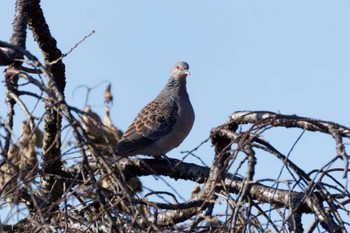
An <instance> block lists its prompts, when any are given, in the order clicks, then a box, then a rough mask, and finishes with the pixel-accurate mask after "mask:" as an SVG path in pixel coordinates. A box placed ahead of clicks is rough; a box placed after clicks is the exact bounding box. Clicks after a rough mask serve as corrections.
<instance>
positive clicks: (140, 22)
mask: <svg viewBox="0 0 350 233" xmlns="http://www.w3.org/2000/svg"><path fill="white" fill-rule="evenodd" d="M42 6H43V10H44V12H45V16H46V19H47V22H48V24H49V26H50V29H51V32H52V34H53V36H54V37H55V38H56V39H57V41H58V46H59V48H60V49H61V50H62V51H63V52H67V51H68V50H69V49H70V48H71V47H72V46H73V45H74V44H75V43H77V42H78V41H79V40H80V39H81V38H83V37H84V36H85V35H86V34H88V33H89V32H91V31H92V30H95V31H96V33H95V34H94V35H93V36H92V37H90V38H88V39H87V40H86V41H85V42H84V43H82V44H81V45H80V46H79V47H78V48H77V49H76V50H75V51H74V52H73V53H71V54H70V55H69V56H68V57H67V58H65V59H64V62H65V64H66V69H67V89H66V95H67V97H68V103H71V104H72V105H75V106H78V107H82V105H83V99H84V98H85V96H84V95H85V91H83V90H81V89H80V90H78V91H77V92H76V93H75V98H73V99H72V98H71V94H72V91H73V89H74V88H75V87H76V86H78V85H80V84H85V85H89V86H94V85H95V84H97V83H99V82H100V81H102V80H110V81H111V82H112V85H113V93H114V97H115V104H114V107H113V109H112V116H113V120H114V122H115V124H116V125H117V126H118V127H120V128H122V129H126V128H127V126H128V125H129V124H130V122H131V121H132V119H133V118H134V117H135V115H136V114H137V113H138V111H139V110H140V109H141V108H142V107H143V106H144V105H145V104H147V103H148V102H149V101H151V100H152V99H153V98H154V97H155V96H156V95H157V94H158V92H159V91H160V90H161V88H162V87H163V85H164V84H165V83H166V80H167V78H168V73H169V70H170V68H171V66H172V65H173V63H175V62H176V61H179V60H184V61H186V62H188V63H189V64H190V72H191V76H189V78H188V91H189V94H190V97H191V100H192V104H193V106H194V109H195V112H196V122H195V125H194V128H193V130H192V132H191V134H190V135H189V137H188V138H187V140H186V141H185V142H184V143H183V144H182V145H181V146H180V147H179V148H178V149H175V150H173V151H171V152H169V154H168V156H169V157H177V156H178V155H179V152H180V151H183V150H190V149H192V148H194V147H195V146H197V145H198V144H199V143H200V142H201V141H203V140H204V139H205V138H206V137H208V135H209V131H210V129H211V128H213V127H215V126H217V125H219V124H222V123H224V121H225V120H226V119H227V117H228V115H229V114H230V113H231V112H233V111H237V110H268V111H275V112H278V111H279V112H281V113H285V114H297V115H301V116H310V117H314V118H320V119H324V120H331V121H335V122H338V123H341V124H344V125H350V110H349V104H348V99H349V95H348V92H349V87H350V81H349V80H350V79H349V77H350V2H349V1H345V0H339V1H338V0H337V1H329V0H309V1H300V0H297V1H277V0H276V1H270V0H269V1H258V0H255V1H153V0H152V1H113V0H108V1H107V0H106V1H86V0H85V1H82V0H75V1H68V0H62V1H43V2H42ZM13 12H14V3H13V2H12V1H1V2H0V40H8V39H9V37H10V32H11V22H12V17H13ZM28 38H29V40H28V50H30V51H32V52H33V53H34V54H36V55H37V56H38V57H40V53H39V52H38V50H37V49H34V47H36V45H35V44H33V42H32V39H31V36H29V37H28ZM104 88H105V86H101V87H100V88H99V89H97V90H96V91H94V92H93V95H92V98H90V100H91V101H90V104H91V105H92V106H95V108H94V110H96V111H98V112H100V113H101V114H102V113H103V110H104V109H103V107H102V103H103V97H102V93H103V91H104ZM2 90H3V87H2V86H1V87H0V91H2ZM2 92H3V91H2ZM79 95H80V97H78V96H79ZM0 101H2V102H3V97H1V99H0ZM4 111H5V109H3V110H1V112H2V115H3V112H4ZM281 132H283V133H286V132H287V133H288V132H290V131H286V130H285V131H281ZM299 133H300V131H292V132H291V133H290V134H287V135H282V136H281V134H280V135H278V136H274V135H271V138H267V139H268V140H269V141H270V142H275V143H277V145H281V146H280V147H278V148H279V149H281V151H282V152H284V153H286V152H288V150H289V149H290V147H291V146H292V144H293V142H294V140H295V139H296V138H297V136H298V135H299ZM315 139H316V142H315ZM312 143H313V144H312ZM315 143H316V144H315ZM332 143H333V142H332V141H331V140H330V137H327V136H323V135H319V134H313V133H307V134H306V135H305V136H304V137H303V140H302V141H301V143H300V144H298V145H299V146H297V148H296V150H295V152H294V153H293V156H292V159H293V161H295V162H296V163H301V164H302V166H305V167H303V168H305V169H307V171H310V170H312V169H314V168H317V166H320V165H322V164H325V163H326V162H327V161H329V160H331V159H332V158H333V156H334V155H335V150H334V148H335V146H334V145H333V144H332ZM310 144H311V145H319V146H318V147H319V150H314V149H315V148H312V147H310ZM308 148H309V149H308ZM311 148H312V150H311ZM197 155H199V156H200V157H202V158H203V160H205V161H206V162H207V163H208V164H210V162H211V159H212V158H213V151H212V149H211V147H210V145H209V144H207V145H206V146H204V147H203V148H202V149H200V150H199V151H198V153H197ZM189 161H194V162H198V161H196V160H189ZM258 163H260V164H261V166H262V167H261V169H260V170H258V171H257V175H258V176H260V178H262V177H265V178H266V177H267V176H270V175H271V174H270V172H274V173H272V174H273V177H270V178H275V177H276V176H275V175H276V174H278V170H279V168H280V166H277V167H274V166H273V165H274V163H273V162H271V161H268V160H266V158H263V156H262V157H258ZM277 165H279V163H277ZM267 166H268V167H269V169H264V168H266V167H267ZM146 185H147V186H151V185H148V184H146ZM188 187H189V190H190V188H191V187H193V185H192V184H190V185H188ZM184 196H188V194H184Z"/></svg>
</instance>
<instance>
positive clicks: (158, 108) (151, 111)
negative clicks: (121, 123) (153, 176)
mask: <svg viewBox="0 0 350 233" xmlns="http://www.w3.org/2000/svg"><path fill="white" fill-rule="evenodd" d="M188 70H189V65H188V64H187V63H186V62H183V61H180V62H177V63H176V64H175V65H174V66H173V67H172V69H171V71H170V77H169V79H168V82H167V83H166V85H165V86H164V88H163V89H162V90H161V92H160V93H159V94H158V96H157V97H156V98H155V99H154V100H153V101H152V102H150V103H149V104H147V105H146V106H145V107H144V108H143V109H142V110H141V111H140V112H139V113H138V115H137V116H136V118H135V119H134V120H133V122H132V123H131V125H130V126H129V127H128V128H127V130H126V131H125V133H124V134H123V137H122V139H121V141H120V142H119V143H118V145H117V149H116V152H117V155H119V156H121V157H129V156H134V155H150V156H156V157H158V156H161V157H165V158H167V156H166V153H167V152H169V151H170V150H172V149H174V148H176V147H178V146H179V145H180V144H181V143H182V142H183V140H184V139H185V138H186V137H187V135H188V134H189V133H190V131H191V129H192V126H193V123H194V120H195V113H194V110H193V107H192V104H191V101H190V98H189V95H188V93H187V88H186V78H187V76H188V75H189V74H190V73H189V71H188Z"/></svg>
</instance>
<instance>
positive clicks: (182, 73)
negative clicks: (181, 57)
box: [170, 61, 190, 79]
mask: <svg viewBox="0 0 350 233" xmlns="http://www.w3.org/2000/svg"><path fill="white" fill-rule="evenodd" d="M189 69H190V66H189V65H188V64H187V63H186V62H184V61H180V62H177V63H176V64H175V65H174V66H173V68H172V69H171V72H170V75H171V76H173V77H174V78H178V79H182V78H186V77H187V75H189V74H190V72H188V70H189Z"/></svg>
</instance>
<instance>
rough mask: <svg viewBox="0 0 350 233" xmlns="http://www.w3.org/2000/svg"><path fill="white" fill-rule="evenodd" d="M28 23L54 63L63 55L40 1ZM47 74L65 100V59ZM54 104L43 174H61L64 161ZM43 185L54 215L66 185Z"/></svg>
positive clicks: (48, 106) (47, 129) (51, 182)
mask: <svg viewBox="0 0 350 233" xmlns="http://www.w3.org/2000/svg"><path fill="white" fill-rule="evenodd" d="M28 24H29V27H30V29H31V30H32V32H33V35H34V38H35V40H36V41H37V43H38V45H39V47H40V49H41V51H42V53H43V56H44V59H45V64H50V63H51V62H52V61H54V60H56V59H58V58H59V57H61V56H62V53H61V51H60V50H59V49H58V48H57V43H56V40H55V39H54V38H53V37H52V36H51V33H50V30H49V27H48V25H47V24H46V20H45V18H44V14H43V12H42V9H41V7H40V1H39V0H31V1H30V10H29V22H28ZM48 71H49V73H51V74H52V79H49V82H48V88H50V89H55V88H56V87H57V91H58V92H59V93H60V95H61V97H62V98H63V99H64V94H63V93H64V88H65V85H66V77H65V66H64V64H63V62H62V60H60V61H58V62H56V63H55V64H53V65H51V66H48ZM52 104H54V103H53V102H52V101H51V99H50V98H48V99H47V100H46V103H45V109H46V115H45V118H44V122H45V124H44V146H43V170H44V173H51V174H57V175H60V174H61V173H62V171H61V168H62V165H63V163H62V161H61V138H60V134H61V127H62V117H61V115H60V112H59V110H57V109H59V108H56V109H54V108H52ZM56 107H58V106H56ZM41 186H42V191H43V195H45V196H48V198H47V199H46V202H47V204H48V206H47V207H48V208H49V209H48V210H47V211H48V213H50V214H51V213H52V211H50V209H53V210H55V209H58V205H52V203H57V204H58V203H59V202H58V200H59V199H60V198H61V196H62V194H63V182H62V180H54V179H52V176H46V177H44V179H43V180H42V184H41ZM51 205H52V206H51Z"/></svg>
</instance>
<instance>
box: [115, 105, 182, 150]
mask: <svg viewBox="0 0 350 233" xmlns="http://www.w3.org/2000/svg"><path fill="white" fill-rule="evenodd" d="M177 116H178V105H177V103H176V102H175V101H174V100H173V99H171V98H168V99H166V100H164V99H156V100H154V101H152V102H151V103H149V104H148V105H146V106H145V107H144V108H143V109H142V110H141V112H140V113H139V114H138V115H137V116H136V118H135V120H134V121H133V122H132V124H131V125H130V126H129V128H128V129H127V130H126V132H125V133H124V135H123V138H122V141H121V142H120V143H119V145H118V150H119V151H120V152H122V154H128V153H131V152H133V151H136V150H139V149H142V148H145V147H147V146H148V145H149V144H151V143H152V142H154V141H156V140H157V139H159V138H161V137H162V136H164V135H166V134H168V133H169V132H171V131H172V129H173V127H174V125H175V122H176V119H177Z"/></svg>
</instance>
